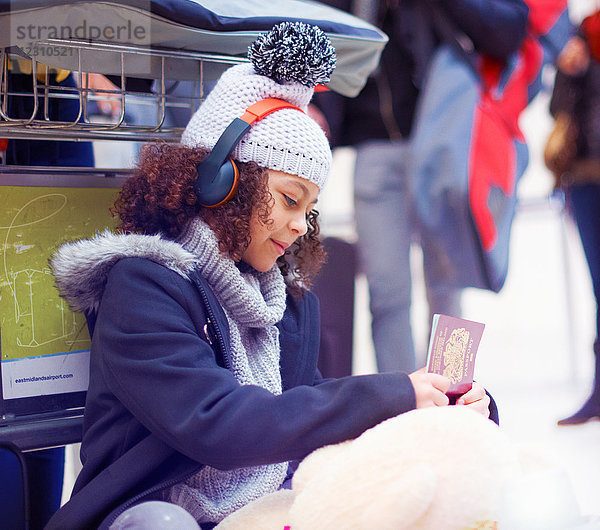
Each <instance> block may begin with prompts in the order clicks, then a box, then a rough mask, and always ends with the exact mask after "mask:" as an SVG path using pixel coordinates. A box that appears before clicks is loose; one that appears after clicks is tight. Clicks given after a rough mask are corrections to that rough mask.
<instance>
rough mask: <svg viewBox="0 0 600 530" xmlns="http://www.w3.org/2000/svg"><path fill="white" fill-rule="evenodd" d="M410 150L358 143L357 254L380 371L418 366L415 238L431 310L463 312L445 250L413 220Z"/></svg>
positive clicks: (392, 144) (397, 145)
mask: <svg viewBox="0 0 600 530" xmlns="http://www.w3.org/2000/svg"><path fill="white" fill-rule="evenodd" d="M409 154H410V153H409V145H408V144H407V143H406V142H403V141H394V142H392V141H389V140H380V141H379V140H374V141H370V142H366V143H364V144H361V145H360V146H359V147H358V148H357V156H356V166H355V172H354V194H355V216H356V223H357V231H358V249H359V259H360V263H361V267H362V269H363V270H364V272H365V273H366V276H367V281H368V284H369V295H370V309H371V317H372V334H373V343H374V346H375V355H376V358H377V368H378V370H379V371H380V372H387V371H394V370H401V371H404V372H412V371H414V369H415V368H416V360H415V348H414V344H413V337H412V332H411V325H410V307H411V274H410V245H411V242H413V241H416V242H418V243H419V244H420V246H421V249H422V251H423V272H424V277H425V286H426V290H427V301H428V304H429V311H430V315H433V314H435V313H443V314H449V315H453V316H460V290H459V289H456V288H454V287H450V286H449V285H448V283H447V270H446V268H445V266H444V260H443V258H442V256H441V253H440V252H439V250H438V249H436V248H435V247H434V246H433V244H432V242H430V241H428V240H427V239H426V238H424V237H422V236H421V234H419V233H418V231H417V228H416V225H415V222H414V216H413V206H412V205H413V197H412V192H411V186H410V179H409V175H408V174H407V165H408V156H409ZM430 322H431V320H430Z"/></svg>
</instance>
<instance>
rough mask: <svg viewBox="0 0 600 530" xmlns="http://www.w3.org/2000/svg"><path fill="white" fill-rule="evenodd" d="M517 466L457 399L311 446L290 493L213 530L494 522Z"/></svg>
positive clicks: (497, 433) (496, 433)
mask: <svg viewBox="0 0 600 530" xmlns="http://www.w3.org/2000/svg"><path fill="white" fill-rule="evenodd" d="M521 473H522V469H521V465H520V463H519V455H518V451H517V449H516V448H515V446H514V445H513V444H512V443H511V442H510V440H509V439H508V438H507V437H506V435H505V434H504V433H503V432H502V431H501V430H500V429H499V428H498V427H497V426H496V425H495V424H494V423H492V422H491V421H490V420H487V419H485V418H484V417H483V416H481V415H479V414H476V413H475V412H473V411H471V410H468V409H465V408H464V407H460V406H454V407H439V408H437V407H433V408H427V409H420V410H414V411H411V412H408V413H405V414H402V415H400V416H397V417H395V418H392V419H389V420H387V421H384V422H382V423H380V424H379V425H377V426H375V427H373V428H372V429H369V430H368V431H366V432H364V433H363V434H362V435H361V436H360V437H358V438H357V439H355V440H352V441H349V442H345V443H342V444H338V445H331V446H327V447H323V448H321V449H318V450H317V451H315V452H313V453H312V454H310V455H309V456H308V457H307V458H306V459H305V460H304V461H303V462H302V463H301V465H300V467H299V468H298V470H297V472H296V474H295V475H294V479H293V483H292V485H293V487H292V490H291V491H280V492H277V493H274V494H272V495H268V496H266V497H263V498H262V499H259V500H257V501H255V502H253V503H251V504H249V505H248V506H246V507H244V508H242V509H241V510H239V511H238V512H236V513H234V514H232V515H231V516H229V517H228V518H226V519H225V520H224V521H222V522H221V524H219V525H218V526H217V530H242V529H243V530H283V529H284V528H285V527H289V528H291V530H321V529H322V530H331V529H333V528H343V529H344V530H353V529H356V530H372V529H377V530H386V529H389V530H402V529H408V528H411V529H423V530H440V529H444V530H453V529H457V530H458V529H461V530H467V529H473V530H474V529H495V528H497V525H498V519H499V510H500V506H501V501H502V499H501V494H502V491H503V485H504V484H505V482H506V481H507V480H508V479H510V478H514V477H515V476H519V475H520V474H521Z"/></svg>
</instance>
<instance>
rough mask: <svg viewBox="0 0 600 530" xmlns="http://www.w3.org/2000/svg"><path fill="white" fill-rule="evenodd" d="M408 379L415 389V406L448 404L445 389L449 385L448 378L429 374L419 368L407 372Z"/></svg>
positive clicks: (442, 405)
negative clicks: (410, 372)
mask: <svg viewBox="0 0 600 530" xmlns="http://www.w3.org/2000/svg"><path fill="white" fill-rule="evenodd" d="M408 377H410V381H411V383H412V386H413V388H414V389H415V399H416V403H417V406H416V408H418V409H422V408H424V407H444V406H446V405H448V402H449V400H448V396H447V395H446V391H447V390H448V387H449V386H450V379H448V378H447V377H444V376H443V375H439V374H429V373H427V372H426V371H425V368H421V369H420V370H417V371H416V372H413V373H412V374H409V376H408Z"/></svg>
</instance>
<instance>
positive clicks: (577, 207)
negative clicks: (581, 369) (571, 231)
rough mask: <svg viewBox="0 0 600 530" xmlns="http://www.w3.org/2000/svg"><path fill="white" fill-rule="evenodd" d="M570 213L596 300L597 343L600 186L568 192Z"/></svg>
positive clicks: (599, 331)
mask: <svg viewBox="0 0 600 530" xmlns="http://www.w3.org/2000/svg"><path fill="white" fill-rule="evenodd" d="M567 200H568V201H569V202H568V204H569V208H570V211H571V213H572V215H573V217H574V218H575V221H576V222H577V229H578V231H579V236H580V238H581V244H582V246H583V251H584V253H585V258H586V261H587V264H588V268H589V271H590V276H591V278H592V287H593V289H594V298H595V300H596V341H597V342H598V341H600V311H598V304H599V301H600V185H599V184H583V185H580V186H571V187H570V188H568V190H567Z"/></svg>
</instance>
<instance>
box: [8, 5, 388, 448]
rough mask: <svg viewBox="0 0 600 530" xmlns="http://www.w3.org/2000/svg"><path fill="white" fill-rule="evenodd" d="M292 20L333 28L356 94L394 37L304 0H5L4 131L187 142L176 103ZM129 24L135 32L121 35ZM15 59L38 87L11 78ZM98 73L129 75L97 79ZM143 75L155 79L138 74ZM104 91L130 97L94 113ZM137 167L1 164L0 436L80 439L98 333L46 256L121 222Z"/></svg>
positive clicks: (22, 441)
mask: <svg viewBox="0 0 600 530" xmlns="http://www.w3.org/2000/svg"><path fill="white" fill-rule="evenodd" d="M284 20H302V21H305V22H308V23H314V24H317V25H319V26H320V27H321V28H322V29H323V30H324V31H325V32H326V33H327V34H328V35H329V37H330V38H331V41H332V44H333V45H334V47H335V48H336V51H337V55H338V61H337V62H338V66H337V68H336V71H335V72H334V75H333V77H332V80H331V83H330V88H331V89H333V90H335V91H337V92H340V93H342V94H344V95H348V96H354V95H356V94H357V93H358V92H359V91H360V89H361V88H362V86H363V85H364V82H365V81H366V78H367V76H368V75H369V73H370V72H371V71H373V70H374V68H375V67H376V65H377V63H378V60H379V55H380V53H381V50H382V49H383V47H384V45H385V43H386V41H387V37H386V36H385V35H384V34H383V33H381V32H380V31H379V30H377V29H376V28H374V27H373V26H370V25H369V24H367V23H365V22H363V21H361V20H360V19H358V18H355V17H352V16H350V15H348V14H346V13H343V12H341V11H338V10H335V9H332V8H329V7H327V6H325V5H322V4H318V3H315V2H310V1H305V0H279V1H278V2H270V1H269V0H254V1H252V2H241V1H240V2H222V1H220V0H197V1H194V0H177V1H176V2H174V1H173V0H156V1H155V0H148V1H144V2H142V1H140V0H122V1H106V2H90V1H77V0H71V1H68V2H67V1H63V0H53V1H52V2H47V1H44V0H23V1H21V0H13V1H12V2H3V1H0V50H1V51H0V139H30V140H33V139H35V140H40V139H47V140H50V139H51V140H71V141H73V140H74V141H82V140H84V141H100V140H119V141H129V142H132V141H133V142H144V141H152V140H155V139H160V140H163V141H166V142H177V141H178V140H179V137H180V135H181V132H182V128H181V127H175V126H170V125H168V124H167V122H166V119H165V116H166V114H167V112H168V111H169V110H170V109H179V110H180V111H181V110H183V111H186V112H189V116H191V115H192V114H193V112H194V111H195V109H196V108H197V107H198V105H199V104H200V103H201V102H202V100H203V99H204V97H205V95H206V93H207V92H208V91H209V90H210V85H211V83H212V82H213V81H214V80H216V79H217V78H218V76H219V75H220V74H221V72H223V71H224V70H225V69H226V68H228V67H229V66H231V65H232V64H235V63H239V62H243V61H246V60H247V59H246V58H245V54H246V50H247V47H248V45H249V44H250V43H251V42H252V41H253V40H254V39H255V38H256V36H257V35H258V34H259V33H261V32H263V31H266V30H268V29H270V28H271V27H272V26H273V25H275V24H276V23H278V22H281V21H284ZM118 28H120V29H121V30H122V31H120V33H121V34H122V35H121V37H123V36H124V37H125V38H121V39H120V40H118V39H113V38H111V37H112V36H113V35H115V34H116V31H115V30H116V29H118ZM136 28H138V29H139V28H141V29H139V31H138V32H137V35H136V34H135V29H136ZM77 29H80V30H81V31H79V33H77V31H75V30H77ZM86 31H87V34H86ZM128 31H129V33H128ZM69 32H70V33H69ZM132 32H133V33H132ZM132 34H133V37H132ZM136 36H137V37H139V38H136ZM32 37H33V38H32ZM57 69H62V70H65V71H69V72H72V73H73V75H74V77H75V78H76V80H77V88H70V87H65V86H61V85H60V84H59V83H57V82H55V79H56V75H54V74H53V73H55V72H56V71H57ZM16 71H18V72H20V73H23V72H25V73H26V74H27V75H28V76H29V79H30V81H31V90H26V91H12V90H11V89H10V86H11V85H10V79H11V76H12V75H14V73H15V72H16ZM90 73H99V74H104V75H107V76H111V80H113V81H115V84H116V85H117V86H119V87H120V88H118V89H117V90H111V91H109V92H106V91H104V90H102V91H99V90H98V89H95V88H91V87H90V84H89V82H88V79H89V74H90ZM140 79H144V80H151V81H152V86H153V88H152V90H148V89H145V90H138V89H137V88H135V85H136V84H139V80H140ZM182 82H185V83H186V84H187V86H188V87H191V90H189V93H188V94H187V95H185V96H181V95H179V94H178V93H177V91H176V90H175V91H174V90H172V88H173V86H176V85H177V84H178V83H182ZM13 98H26V99H27V100H28V105H29V108H30V109H31V113H30V114H28V115H26V116H23V115H20V116H15V115H11V112H10V107H11V105H10V103H11V101H12V100H13ZM99 99H117V100H118V101H119V102H120V104H121V112H120V115H119V116H118V117H116V118H114V119H112V120H110V121H108V122H107V121H106V120H100V119H98V118H97V117H96V116H94V115H92V114H91V113H90V107H91V103H92V102H94V101H97V100H99ZM60 100H70V101H72V102H75V105H76V112H75V116H73V118H72V119H70V120H62V121H61V120H56V119H53V116H52V112H51V108H52V104H53V102H56V101H60ZM132 102H135V103H136V104H137V105H143V106H144V107H143V108H147V109H148V112H147V113H145V114H147V115H148V116H150V117H151V120H150V121H149V124H144V125H140V124H136V123H130V122H128V119H127V116H128V108H129V106H130V105H131V104H132ZM1 142H2V140H0V145H2V144H1ZM4 149H5V148H4ZM128 176H129V170H128V169H126V168H123V169H101V168H79V167H77V168H65V167H26V166H9V165H6V164H2V165H0V205H1V208H0V216H2V219H1V220H0V241H2V243H3V245H2V247H0V248H1V250H2V253H1V260H0V277H1V278H2V279H1V280H0V340H1V350H0V351H1V362H0V372H1V378H0V386H1V391H2V393H1V399H0V440H6V441H9V442H13V443H14V444H16V445H17V446H18V447H19V448H20V449H21V450H24V451H27V450H34V449H41V448H46V447H53V446H59V445H66V444H70V443H75V442H78V441H80V439H81V432H82V417H83V406H84V402H85V391H86V388H87V382H88V363H89V347H90V339H89V335H88V333H87V327H86V323H85V318H84V317H83V315H80V314H74V313H72V312H71V311H70V310H69V309H68V307H66V305H65V303H64V301H63V300H61V299H60V298H59V296H58V293H57V291H56V289H55V288H54V284H53V279H52V276H51V274H50V270H49V268H48V264H47V260H48V257H49V256H50V255H51V254H52V253H53V250H54V249H55V248H56V246H58V245H60V244H62V243H63V242H65V241H68V240H73V239H78V238H81V237H87V236H91V235H93V234H94V233H95V232H96V231H101V230H103V229H105V228H106V227H108V228H111V227H112V226H113V225H114V221H113V220H112V218H111V216H110V213H109V206H110V204H112V202H113V200H114V198H115V196H116V193H117V191H118V188H119V187H120V186H121V185H122V183H123V182H124V180H125V179H126V178H127V177H128Z"/></svg>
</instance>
